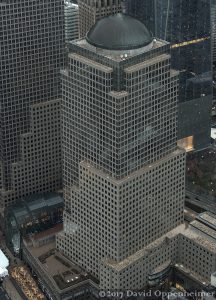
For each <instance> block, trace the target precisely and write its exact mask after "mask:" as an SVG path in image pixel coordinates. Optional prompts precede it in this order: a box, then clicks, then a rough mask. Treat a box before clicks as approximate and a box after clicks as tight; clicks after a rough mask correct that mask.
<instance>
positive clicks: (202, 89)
mask: <svg viewBox="0 0 216 300" xmlns="http://www.w3.org/2000/svg"><path fill="white" fill-rule="evenodd" d="M210 3H211V1H209V0H175V1H174V0H154V1H152V0H128V1H127V5H128V7H127V9H128V12H129V14H131V15H132V16H135V17H137V18H139V19H140V20H141V21H143V22H144V23H145V24H146V26H147V27H148V28H149V29H150V30H151V31H152V33H153V35H155V36H156V37H159V38H161V39H164V40H167V41H169V42H170V43H171V53H172V58H171V66H172V68H175V69H177V70H179V71H180V90H179V112H178V139H179V140H180V141H179V144H181V145H183V146H184V147H185V148H186V149H187V150H188V151H189V150H192V149H196V150H199V149H201V148H205V147H207V146H209V144H210V125H211V117H210V115H211V106H212V60H211V38H210V37H211V21H210V8H211V6H210Z"/></svg>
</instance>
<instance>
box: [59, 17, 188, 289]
mask: <svg viewBox="0 0 216 300" xmlns="http://www.w3.org/2000/svg"><path fill="white" fill-rule="evenodd" d="M69 46H70V53H69V62H68V68H67V69H65V70H64V71H63V72H62V91H63V102H62V120H63V124H62V126H63V128H62V134H63V135H62V142H63V175H64V194H65V212H64V231H63V232H62V233H61V234H59V235H58V238H57V248H58V249H59V250H60V251H62V252H63V253H64V254H65V255H66V256H67V257H69V258H70V259H71V260H72V261H73V262H74V263H75V264H77V265H79V266H81V267H83V268H84V269H85V270H87V271H88V272H90V273H91V274H92V275H93V276H95V277H96V278H97V279H99V280H100V287H101V288H105V289H106V288H110V289H112V288H113V289H121V288H142V287H144V286H146V285H148V283H149V282H155V281H157V279H158V278H159V277H160V275H158V274H161V272H162V273H163V272H164V273H163V274H165V273H166V272H167V269H169V268H170V265H171V262H175V261H176V260H178V250H177V249H178V243H180V242H179V234H180V233H182V232H183V229H184V225H183V210H184V190H185V186H184V181H185V179H184V178H185V175H184V173H185V151H183V150H180V149H178V148H177V146H176V141H177V100H178V72H177V71H174V70H172V69H171V68H170V47H169V44H168V43H167V42H164V41H162V40H158V39H157V40H153V38H152V36H151V34H150V32H149V31H148V29H147V28H146V27H145V26H144V24H142V23H141V22H139V21H138V20H136V19H134V18H131V17H129V16H126V15H123V14H117V15H114V16H109V17H106V18H103V19H101V20H100V21H98V22H97V23H96V25H95V26H93V27H92V29H91V30H90V31H89V33H88V35H87V38H86V39H80V40H77V41H75V42H73V43H70V44H69ZM146 261H148V263H146Z"/></svg>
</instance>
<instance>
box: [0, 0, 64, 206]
mask: <svg viewBox="0 0 216 300" xmlns="http://www.w3.org/2000/svg"><path fill="white" fill-rule="evenodd" d="M0 33H1V45H0V47H1V64H0V82H1V97H0V170H1V172H0V188H1V189H0V206H1V208H4V207H5V206H7V205H9V204H11V203H13V202H14V201H16V200H17V199H20V198H21V197H26V196H28V195H31V194H34V193H38V192H39V193H40V192H49V191H53V190H56V189H59V188H60V187H61V151H60V149H61V145H60V101H59V97H60V96H61V95H60V75H59V74H60V68H61V67H62V66H63V53H64V3H63V1H62V0H41V1H32V0H20V1H15V0H4V1H0Z"/></svg>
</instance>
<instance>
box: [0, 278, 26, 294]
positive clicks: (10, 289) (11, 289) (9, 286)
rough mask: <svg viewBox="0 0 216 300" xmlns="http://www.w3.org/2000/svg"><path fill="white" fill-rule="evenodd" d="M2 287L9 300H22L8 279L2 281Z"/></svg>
mask: <svg viewBox="0 0 216 300" xmlns="http://www.w3.org/2000/svg"><path fill="white" fill-rule="evenodd" d="M3 287H4V289H5V290H6V292H7V293H8V296H9V297H10V298H11V300H23V299H22V298H21V296H20V294H19V293H18V291H17V290H16V288H15V286H14V285H13V283H12V282H11V280H10V278H9V277H7V278H5V279H4V281H3Z"/></svg>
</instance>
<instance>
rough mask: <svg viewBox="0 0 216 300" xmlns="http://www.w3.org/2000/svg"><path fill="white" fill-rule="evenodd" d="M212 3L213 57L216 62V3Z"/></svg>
mask: <svg viewBox="0 0 216 300" xmlns="http://www.w3.org/2000/svg"><path fill="white" fill-rule="evenodd" d="M211 3H212V5H211V26H212V27H211V28H212V55H213V62H216V1H215V0H212V2H211Z"/></svg>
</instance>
